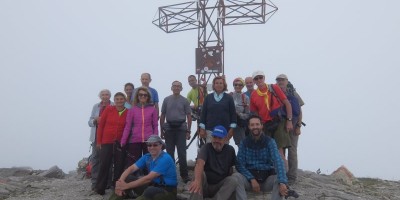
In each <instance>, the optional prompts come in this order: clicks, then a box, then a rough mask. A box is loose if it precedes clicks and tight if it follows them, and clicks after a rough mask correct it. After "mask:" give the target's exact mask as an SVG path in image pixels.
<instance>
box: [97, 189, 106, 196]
mask: <svg viewBox="0 0 400 200" xmlns="http://www.w3.org/2000/svg"><path fill="white" fill-rule="evenodd" d="M94 191H95V192H96V193H97V194H99V195H104V194H105V193H106V191H105V190H98V189H95V190H94Z"/></svg>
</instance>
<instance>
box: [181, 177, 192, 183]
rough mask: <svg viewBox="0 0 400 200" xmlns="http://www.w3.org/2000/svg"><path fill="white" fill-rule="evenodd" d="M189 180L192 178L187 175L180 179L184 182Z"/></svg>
mask: <svg viewBox="0 0 400 200" xmlns="http://www.w3.org/2000/svg"><path fill="white" fill-rule="evenodd" d="M191 180H192V179H191V178H189V176H185V177H182V181H183V182H184V183H188V182H189V181H191Z"/></svg>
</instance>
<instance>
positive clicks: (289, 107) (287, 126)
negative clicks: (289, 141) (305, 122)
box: [283, 99, 293, 132]
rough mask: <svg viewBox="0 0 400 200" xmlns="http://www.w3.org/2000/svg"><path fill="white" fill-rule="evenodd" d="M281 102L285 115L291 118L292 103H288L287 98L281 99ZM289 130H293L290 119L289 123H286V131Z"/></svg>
mask: <svg viewBox="0 0 400 200" xmlns="http://www.w3.org/2000/svg"><path fill="white" fill-rule="evenodd" d="M283 104H285V107H286V114H287V116H286V117H287V118H289V119H292V105H290V102H289V100H287V99H285V100H283ZM291 130H293V124H292V121H290V123H286V131H287V132H290V131H291Z"/></svg>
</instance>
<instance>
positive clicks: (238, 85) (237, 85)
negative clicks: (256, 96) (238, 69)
mask: <svg viewBox="0 0 400 200" xmlns="http://www.w3.org/2000/svg"><path fill="white" fill-rule="evenodd" d="M233 86H235V87H243V85H242V84H234V85H233Z"/></svg>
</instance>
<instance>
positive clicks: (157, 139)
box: [146, 135, 165, 148]
mask: <svg viewBox="0 0 400 200" xmlns="http://www.w3.org/2000/svg"><path fill="white" fill-rule="evenodd" d="M156 142H158V143H161V144H162V145H163V147H164V148H165V143H164V141H163V140H162V139H161V138H160V136H158V135H151V136H150V137H149V139H147V140H146V143H156Z"/></svg>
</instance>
